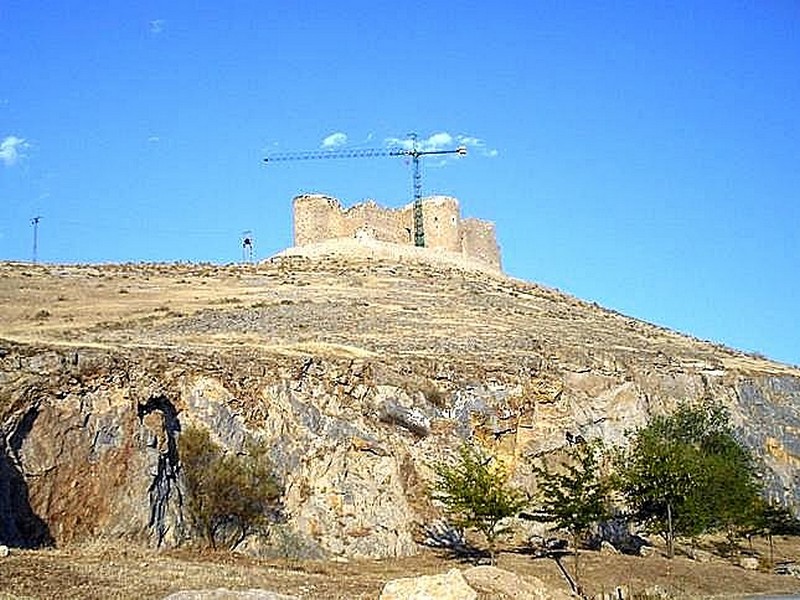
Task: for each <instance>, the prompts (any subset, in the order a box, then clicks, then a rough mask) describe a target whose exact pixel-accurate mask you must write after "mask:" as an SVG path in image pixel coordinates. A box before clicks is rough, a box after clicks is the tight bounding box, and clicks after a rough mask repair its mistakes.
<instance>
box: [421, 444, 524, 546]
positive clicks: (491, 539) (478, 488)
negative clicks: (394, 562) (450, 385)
mask: <svg viewBox="0 0 800 600" xmlns="http://www.w3.org/2000/svg"><path fill="white" fill-rule="evenodd" d="M433 470H434V472H435V473H436V476H437V480H436V482H435V484H434V486H433V489H432V492H431V497H432V498H433V499H434V500H438V501H439V502H441V503H442V504H444V506H445V510H446V512H447V513H448V516H449V517H450V519H451V520H452V522H453V523H454V524H455V525H456V526H457V527H459V528H461V529H464V528H472V529H476V530H477V531H479V532H480V533H482V534H483V535H484V537H485V538H486V542H487V544H488V546H489V554H490V555H491V559H492V562H494V555H495V542H496V540H497V537H498V536H499V535H501V534H502V533H504V532H505V530H504V529H503V528H501V526H500V522H501V521H502V520H503V519H505V518H508V517H513V516H516V515H517V514H518V513H519V512H520V510H522V508H523V507H524V506H525V505H526V504H527V503H528V498H527V496H526V495H525V494H524V493H523V492H522V491H520V490H518V489H516V488H513V487H511V486H509V485H508V479H509V474H508V473H507V471H506V469H505V468H503V466H502V465H499V464H497V462H496V461H495V459H494V458H493V457H492V456H489V455H487V454H486V453H484V452H483V450H481V449H479V448H478V447H475V446H470V445H467V444H464V445H463V446H461V448H460V449H459V456H458V460H457V461H456V462H455V464H451V463H444V462H443V463H438V464H435V465H433Z"/></svg>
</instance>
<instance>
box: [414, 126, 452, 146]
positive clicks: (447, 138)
mask: <svg viewBox="0 0 800 600" xmlns="http://www.w3.org/2000/svg"><path fill="white" fill-rule="evenodd" d="M452 145H453V136H452V135H450V134H449V133H447V132H446V131H440V132H439V133H434V134H433V135H432V136H431V137H429V138H428V139H427V140H421V141H420V146H421V147H422V149H423V150H445V149H447V148H448V146H452Z"/></svg>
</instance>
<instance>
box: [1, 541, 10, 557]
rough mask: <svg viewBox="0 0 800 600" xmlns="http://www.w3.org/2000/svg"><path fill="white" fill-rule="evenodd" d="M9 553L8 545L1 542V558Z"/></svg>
mask: <svg viewBox="0 0 800 600" xmlns="http://www.w3.org/2000/svg"><path fill="white" fill-rule="evenodd" d="M8 554H9V549H8V546H5V545H2V544H0V558H5V557H6V556H8Z"/></svg>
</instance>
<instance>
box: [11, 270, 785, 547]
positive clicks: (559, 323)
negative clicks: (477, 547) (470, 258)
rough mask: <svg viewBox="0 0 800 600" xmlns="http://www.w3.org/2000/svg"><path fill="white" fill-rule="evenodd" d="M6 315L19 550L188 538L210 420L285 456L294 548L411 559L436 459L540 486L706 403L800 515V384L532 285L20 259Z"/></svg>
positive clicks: (14, 534) (229, 434)
mask: <svg viewBox="0 0 800 600" xmlns="http://www.w3.org/2000/svg"><path fill="white" fill-rule="evenodd" d="M123 291H124V293H122V292H123ZM57 298H64V300H54V299H57ZM0 301H2V306H3V309H2V311H0V543H4V544H7V545H10V546H23V547H25V546H37V545H42V544H47V543H50V542H53V541H54V542H55V543H59V544H60V543H64V542H69V541H75V540H84V539H91V538H96V537H106V538H113V539H120V538H122V539H128V540H135V541H139V542H141V543H148V544H151V545H153V546H159V545H175V544H178V543H180V541H181V540H182V539H184V537H185V514H184V509H183V498H184V490H183V488H182V481H181V475H180V456H179V455H178V451H177V445H176V440H177V439H178V437H179V436H180V434H181V430H182V428H184V427H185V426H187V425H189V424H194V425H201V426H204V427H207V428H208V429H209V430H210V431H211V432H212V435H213V437H214V439H215V441H217V442H219V444H220V445H222V446H223V447H224V448H226V449H228V450H230V451H234V452H236V451H240V450H242V447H243V444H244V442H245V440H246V439H247V438H249V437H256V438H258V439H261V440H264V441H265V442H266V443H267V444H268V445H269V447H270V448H271V457H272V460H273V461H274V464H275V467H276V470H277V476H278V478H279V479H280V481H281V483H282V484H283V485H284V487H285V490H286V493H285V497H284V498H283V504H284V510H285V513H286V517H287V522H286V523H285V524H283V525H282V526H281V531H282V532H284V533H285V535H284V537H283V538H281V539H283V542H281V543H282V544H283V545H282V546H281V547H282V548H284V550H285V551H286V552H287V553H290V552H302V553H303V554H304V555H313V556H319V557H322V556H331V557H335V556H343V557H366V556H370V557H388V556H404V555H409V554H413V553H414V552H416V548H417V546H416V541H415V540H417V539H418V538H419V535H420V533H419V531H418V528H417V525H418V524H423V523H430V522H432V521H433V519H435V518H436V516H437V513H436V511H435V510H434V507H432V506H431V505H430V503H429V501H428V500H427V496H426V493H425V484H426V482H427V481H429V480H430V476H431V472H430V464H431V462H432V461H435V460H437V459H440V458H442V457H444V456H446V455H448V454H450V453H452V452H453V451H454V450H455V449H456V448H457V447H458V445H459V444H460V443H461V441H462V440H463V439H465V438H474V439H477V440H478V441H480V442H481V443H482V444H484V445H485V446H487V447H489V448H490V449H491V450H493V451H494V452H497V453H498V454H500V455H502V456H503V457H504V458H505V460H506V462H507V463H508V464H509V465H510V466H511V467H512V468H513V469H514V473H515V475H514V476H515V481H516V482H517V483H519V484H521V485H526V484H529V483H531V481H532V475H531V470H530V466H529V459H530V458H531V457H536V456H539V455H542V454H544V453H547V452H551V451H553V450H556V449H558V448H561V447H562V446H564V444H565V443H566V442H565V439H566V437H567V435H566V434H567V433H569V434H570V435H572V436H577V435H581V436H583V437H584V438H587V439H588V438H591V437H595V436H602V437H604V438H605V439H606V440H608V441H610V442H619V441H621V440H623V438H624V434H625V431H626V430H629V429H631V428H633V427H636V426H638V425H641V424H643V423H644V422H645V421H646V419H647V417H648V415H650V414H653V413H657V412H662V411H666V410H669V409H670V408H671V407H673V406H674V405H675V403H676V402H678V401H681V400H685V399H688V400H692V399H699V398H706V397H713V398H715V399H718V400H719V401H720V402H722V403H723V404H725V405H726V406H727V407H728V408H729V409H730V411H731V414H732V416H733V419H734V422H735V424H736V425H737V427H738V428H739V432H740V435H741V436H742V439H743V440H744V441H745V442H746V443H747V444H748V445H749V446H750V447H752V448H753V449H754V451H755V453H756V455H757V456H758V457H759V459H760V460H761V461H763V464H764V466H765V472H766V475H767V482H768V486H769V493H770V495H771V496H773V497H774V498H777V499H779V500H781V501H783V502H785V503H787V504H789V505H796V504H797V503H798V501H800V371H798V370H797V369H795V368H792V367H788V366H786V365H780V364H776V363H771V362H769V361H766V360H763V359H760V358H756V357H752V356H747V355H744V354H742V353H739V352H735V351H733V350H730V349H725V348H721V347H719V346H715V345H712V344H709V343H704V342H700V341H698V340H694V339H692V338H688V337H685V336H681V335H678V334H676V333H674V332H671V331H668V330H665V329H662V328H658V327H655V326H653V325H649V324H646V323H642V322H639V321H636V320H634V319H629V318H627V317H624V316H622V315H619V314H617V313H613V312H611V311H606V310H603V309H601V308H599V307H597V306H595V305H591V304H588V303H584V302H581V301H579V300H576V299H574V298H570V297H568V296H565V295H563V294H560V293H558V292H556V291H554V290H548V289H544V288H541V287H539V286H536V285H533V284H527V283H523V282H519V281H515V280H512V279H508V278H503V277H500V276H489V275H487V274H485V273H479V272H471V271H461V270H457V269H453V268H448V267H444V266H441V265H425V264H411V263H400V264H390V263H386V262H382V261H369V260H359V261H353V260H346V259H344V258H323V259H318V260H308V259H304V260H300V259H297V258H285V259H280V260H276V261H274V262H271V263H266V264H264V265H260V266H257V267H256V266H252V267H227V268H211V267H200V266H188V265H186V266H173V267H168V266H164V265H155V266H135V265H122V266H116V267H42V266H39V267H32V266H30V265H27V266H25V265H0ZM45 303H46V304H45ZM43 305H46V306H48V307H49V308H48V310H49V316H48V317H47V318H46V319H45V320H44V321H43V320H42V317H40V316H36V315H39V314H40V311H39V310H38V309H39V307H40V306H43ZM87 306H91V308H87ZM31 315H34V316H33V317H32V316H31ZM34 317H35V318H34ZM282 535H283V534H282ZM273 541H274V540H273ZM257 546H258V544H255V543H252V541H249V542H248V544H247V547H253V548H254V547H257ZM300 549H301V550H300Z"/></svg>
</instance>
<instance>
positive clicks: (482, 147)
mask: <svg viewBox="0 0 800 600" xmlns="http://www.w3.org/2000/svg"><path fill="white" fill-rule="evenodd" d="M456 139H457V140H458V143H459V144H460V145H462V146H466V147H467V148H471V149H473V150H476V151H477V152H478V153H479V154H480V155H481V156H488V157H490V158H494V157H495V156H497V155H498V154H499V152H498V151H497V150H496V149H494V148H488V147H487V146H486V142H484V141H483V140H482V139H481V138H478V137H474V136H471V135H459V136H456Z"/></svg>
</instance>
